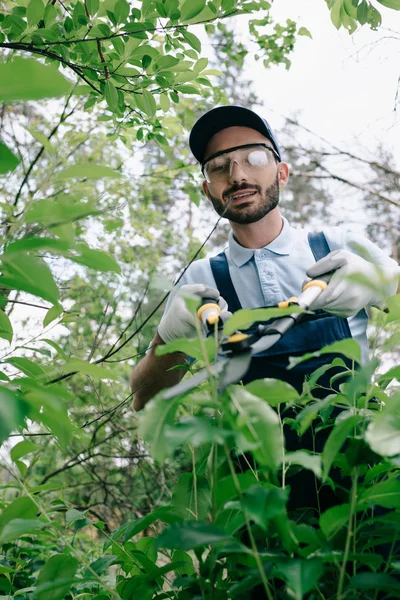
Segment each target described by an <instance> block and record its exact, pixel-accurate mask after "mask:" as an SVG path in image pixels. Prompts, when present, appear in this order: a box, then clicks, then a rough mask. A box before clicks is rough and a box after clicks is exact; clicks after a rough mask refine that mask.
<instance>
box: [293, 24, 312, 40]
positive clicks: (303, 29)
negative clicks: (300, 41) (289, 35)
mask: <svg viewBox="0 0 400 600" xmlns="http://www.w3.org/2000/svg"><path fill="white" fill-rule="evenodd" d="M297 33H298V35H305V36H307V37H309V38H311V39H312V35H311V33H310V32H309V31H308V29H307V28H306V27H300V29H299V30H298V32H297Z"/></svg>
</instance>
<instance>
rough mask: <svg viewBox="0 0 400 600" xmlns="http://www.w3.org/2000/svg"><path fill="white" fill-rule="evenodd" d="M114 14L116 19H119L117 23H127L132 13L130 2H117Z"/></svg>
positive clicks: (122, 0)
mask: <svg viewBox="0 0 400 600" xmlns="http://www.w3.org/2000/svg"><path fill="white" fill-rule="evenodd" d="M113 12H114V16H115V18H116V19H117V23H122V22H123V21H126V20H127V18H128V16H129V12H130V6H129V2H127V1H126V0H117V2H116V3H115V4H114V10H113Z"/></svg>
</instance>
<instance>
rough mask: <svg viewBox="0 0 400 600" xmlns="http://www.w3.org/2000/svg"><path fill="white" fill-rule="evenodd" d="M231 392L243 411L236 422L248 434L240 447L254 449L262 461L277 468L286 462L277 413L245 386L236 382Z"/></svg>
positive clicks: (241, 448) (259, 460)
mask: <svg viewBox="0 0 400 600" xmlns="http://www.w3.org/2000/svg"><path fill="white" fill-rule="evenodd" d="M230 396H231V398H232V401H233V406H235V408H236V407H237V410H238V411H240V412H238V415H237V423H236V428H237V429H238V430H239V431H240V432H241V433H242V434H243V436H244V440H243V443H242V446H241V447H240V451H241V452H244V451H246V450H249V449H250V450H252V452H253V453H254V456H255V458H256V460H257V461H258V462H259V463H260V464H261V465H263V466H265V467H267V468H268V469H270V470H271V471H272V472H275V471H276V470H277V469H278V467H279V465H280V464H281V462H282V458H283V456H282V453H283V447H284V441H283V435H282V430H281V425H280V421H279V417H278V415H277V413H276V412H275V411H274V409H273V408H271V407H270V406H269V404H267V403H266V402H265V401H264V400H261V399H260V398H257V397H256V396H253V394H250V393H249V392H248V391H247V390H246V389H244V388H243V387H240V386H233V387H232V388H231V389H230ZM245 440H247V442H246V441H245Z"/></svg>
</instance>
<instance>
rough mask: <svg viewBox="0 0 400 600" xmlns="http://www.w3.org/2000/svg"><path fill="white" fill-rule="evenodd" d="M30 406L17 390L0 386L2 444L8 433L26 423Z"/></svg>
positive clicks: (0, 431) (0, 433)
mask: <svg viewBox="0 0 400 600" xmlns="http://www.w3.org/2000/svg"><path fill="white" fill-rule="evenodd" d="M28 413H29V407H28V406H27V404H26V403H25V402H24V401H23V400H22V399H21V397H20V396H19V395H17V394H16V392H14V391H11V390H8V389H7V388H5V387H4V386H0V444H2V443H3V442H4V441H5V440H6V439H7V438H8V434H9V433H10V432H11V431H13V430H15V429H17V428H18V427H20V426H21V425H23V424H24V421H25V417H26V416H27V415H28Z"/></svg>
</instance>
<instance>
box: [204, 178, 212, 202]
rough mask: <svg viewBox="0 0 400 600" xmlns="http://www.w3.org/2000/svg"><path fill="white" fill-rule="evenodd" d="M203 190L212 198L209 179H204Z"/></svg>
mask: <svg viewBox="0 0 400 600" xmlns="http://www.w3.org/2000/svg"><path fill="white" fill-rule="evenodd" d="M203 192H204V193H205V195H206V196H207V198H208V199H210V197H211V194H210V190H209V189H208V183H207V181H203Z"/></svg>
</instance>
